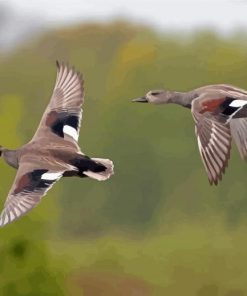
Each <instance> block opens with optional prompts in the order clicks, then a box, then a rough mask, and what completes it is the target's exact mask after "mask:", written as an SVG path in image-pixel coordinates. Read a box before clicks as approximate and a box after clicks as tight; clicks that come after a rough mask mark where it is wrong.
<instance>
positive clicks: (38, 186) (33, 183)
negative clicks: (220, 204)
mask: <svg viewBox="0 0 247 296" xmlns="http://www.w3.org/2000/svg"><path fill="white" fill-rule="evenodd" d="M47 172H48V170H34V171H32V172H30V173H27V174H25V175H23V176H22V177H21V178H20V180H19V182H18V183H17V186H16V188H15V190H14V192H13V193H14V194H18V193H21V192H23V193H30V192H34V191H39V190H46V189H48V188H49V187H50V186H51V185H52V184H53V183H54V182H55V181H56V180H44V179H42V175H43V174H45V173H47Z"/></svg>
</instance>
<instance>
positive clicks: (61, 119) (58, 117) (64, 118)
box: [46, 111, 80, 138]
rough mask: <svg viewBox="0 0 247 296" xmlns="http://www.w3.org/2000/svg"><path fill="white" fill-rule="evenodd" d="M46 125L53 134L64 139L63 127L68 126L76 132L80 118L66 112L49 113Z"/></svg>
mask: <svg viewBox="0 0 247 296" xmlns="http://www.w3.org/2000/svg"><path fill="white" fill-rule="evenodd" d="M46 124H47V125H48V126H49V127H50V129H51V130H52V132H53V133H55V134H56V135H58V136H59V137H62V138H64V126H66V125H67V126H69V127H71V128H73V129H75V130H76V132H78V130H79V128H80V126H79V125H80V118H79V116H77V115H74V114H71V113H68V112H59V113H58V112H56V111H51V112H50V113H49V114H48V116H47V119H46Z"/></svg>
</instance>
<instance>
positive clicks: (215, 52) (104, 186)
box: [0, 22, 247, 296]
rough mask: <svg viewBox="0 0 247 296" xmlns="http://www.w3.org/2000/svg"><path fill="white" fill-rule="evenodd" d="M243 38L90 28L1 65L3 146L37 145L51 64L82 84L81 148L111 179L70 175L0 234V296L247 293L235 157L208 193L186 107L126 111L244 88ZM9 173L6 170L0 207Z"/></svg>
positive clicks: (243, 202)
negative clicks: (154, 95) (71, 69)
mask: <svg viewBox="0 0 247 296" xmlns="http://www.w3.org/2000/svg"><path fill="white" fill-rule="evenodd" d="M246 36H247V35H246V33H244V32H241V34H240V33H239V34H238V33H235V34H234V35H232V36H231V37H227V38H226V37H222V36H219V35H217V34H215V33H213V32H209V31H208V32H207V31H204V32H197V33H194V34H188V35H179V34H177V35H176V34H175V35H172V34H165V33H160V32H159V33H158V32H155V31H152V30H151V29H149V28H147V27H142V26H138V25H133V24H128V23H124V22H114V23H110V24H104V25H102V24H88V25H81V26H76V27H70V28H63V29H60V30H56V31H52V32H47V33H45V34H44V35H43V36H41V37H37V39H36V40H32V41H31V42H29V43H27V44H25V45H23V46H22V47H21V48H19V49H16V50H15V51H14V52H12V53H10V54H2V55H1V58H0V127H1V128H0V134H1V137H0V138H1V143H0V144H1V145H3V146H5V147H8V148H15V147H18V146H20V145H22V144H24V143H26V142H27V141H29V140H30V139H31V137H32V135H33V134H34V132H35V130H36V128H37V125H38V123H39V120H40V118H41V116H42V113H43V111H44V109H45V107H46V105H47V103H48V101H49V98H50V96H51V93H52V89H53V86H54V82H55V76H56V67H55V60H59V61H66V62H69V63H70V64H73V65H74V66H75V67H76V69H77V70H79V71H81V72H82V73H83V75H84V78H85V90H86V96H85V104H84V112H83V122H82V127H81V133H80V140H79V143H80V146H81V148H82V151H83V152H84V153H86V154H87V155H89V156H93V157H104V158H110V159H112V160H113V161H114V164H115V175H114V176H113V177H112V178H111V179H110V180H108V181H106V182H97V181H94V180H90V179H79V178H67V179H66V178H64V179H63V180H61V181H60V182H58V183H57V184H56V186H54V188H53V189H52V190H51V191H49V192H48V194H47V197H45V198H44V199H43V201H42V202H41V203H40V205H39V206H38V207H37V208H35V209H34V210H33V211H32V212H30V213H29V214H28V215H27V216H25V217H23V218H22V219H20V220H18V221H16V222H15V223H13V224H11V225H9V226H6V227H5V228H3V229H1V230H0V295H3V296H5V295H7V296H8V295H11V296H15V295H18V296H19V295H28V296H29V295H30V296H31V295H35V296H38V295H42V296H43V295H68V296H70V295H83V296H112V295H114V296H115V295H117V296H119V295H120V296H122V295H123V296H137V295H138V296H139V295H140V296H149V295H151V296H152V295H155V296H162V295H169V296H181V295H183V296H244V295H247V280H246V279H247V268H246V265H247V251H246V250H247V236H246V233H247V218H246V213H247V181H246V180H247V166H246V164H245V163H244V162H242V161H241V160H240V157H239V155H238V153H237V150H236V149H235V147H234V148H233V149H232V157H231V161H230V164H229V167H230V168H229V169H228V170H227V172H226V174H225V176H224V178H223V180H222V182H221V183H220V184H219V185H218V186H217V187H213V186H210V185H209V184H208V181H207V177H206V173H205V171H204V168H203V165H202V163H201V160H200V156H199V153H198V148H197V143H196V138H195V135H194V123H193V119H192V117H191V114H190V111H189V110H188V109H183V108H181V107H179V106H173V105H168V106H165V105H164V106H158V107H157V106H153V105H148V104H133V103H131V99H132V98H135V97H138V96H141V95H144V94H145V93H146V92H147V91H148V90H150V89H160V88H167V89H173V90H180V91H186V90H190V89H193V88H196V87H199V86H201V85H206V84H212V83H230V84H233V85H236V86H240V87H243V88H245V89H246V88H247V43H246V41H245V42H244V41H243V40H246ZM14 177H15V171H14V170H13V169H12V168H10V167H9V166H7V165H6V164H5V163H4V162H3V161H1V163H0V194H1V206H3V203H4V201H5V198H6V196H7V194H8V191H9V188H10V186H11V184H12V182H13V180H14Z"/></svg>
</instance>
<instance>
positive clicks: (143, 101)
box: [132, 97, 148, 103]
mask: <svg viewBox="0 0 247 296" xmlns="http://www.w3.org/2000/svg"><path fill="white" fill-rule="evenodd" d="M132 102H139V103H148V100H147V98H146V97H141V98H137V99H133V100H132Z"/></svg>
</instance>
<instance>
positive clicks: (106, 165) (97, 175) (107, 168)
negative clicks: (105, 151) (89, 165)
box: [83, 158, 114, 181]
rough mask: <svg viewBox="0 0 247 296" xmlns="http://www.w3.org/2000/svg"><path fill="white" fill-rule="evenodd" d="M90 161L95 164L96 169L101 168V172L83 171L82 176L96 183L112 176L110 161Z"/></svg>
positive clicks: (96, 159) (98, 159) (100, 159)
mask: <svg viewBox="0 0 247 296" xmlns="http://www.w3.org/2000/svg"><path fill="white" fill-rule="evenodd" d="M91 161H93V162H94V163H95V165H96V166H97V167H103V169H102V170H101V171H96V170H95V169H92V170H90V169H89V170H87V171H83V174H84V175H86V176H88V177H90V178H92V179H96V180H98V181H104V180H107V179H109V178H110V177H111V175H113V174H114V170H113V169H114V165H113V162H112V161H111V160H110V159H104V158H91Z"/></svg>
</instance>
